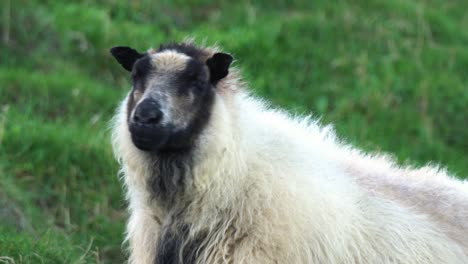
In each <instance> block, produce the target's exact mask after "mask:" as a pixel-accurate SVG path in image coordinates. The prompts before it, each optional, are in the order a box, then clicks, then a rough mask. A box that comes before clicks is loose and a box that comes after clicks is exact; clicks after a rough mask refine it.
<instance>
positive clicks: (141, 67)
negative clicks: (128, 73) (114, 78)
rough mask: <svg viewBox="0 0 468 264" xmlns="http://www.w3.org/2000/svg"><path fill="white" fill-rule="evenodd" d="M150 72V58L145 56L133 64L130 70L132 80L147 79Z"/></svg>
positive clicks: (151, 66) (151, 68) (151, 67)
mask: <svg viewBox="0 0 468 264" xmlns="http://www.w3.org/2000/svg"><path fill="white" fill-rule="evenodd" d="M152 70H153V65H152V64H151V58H150V56H149V55H146V56H144V57H142V58H141V59H139V60H138V61H136V62H135V64H134V66H133V69H132V78H133V79H134V80H140V79H147V78H148V77H149V75H150V73H151V71H152Z"/></svg>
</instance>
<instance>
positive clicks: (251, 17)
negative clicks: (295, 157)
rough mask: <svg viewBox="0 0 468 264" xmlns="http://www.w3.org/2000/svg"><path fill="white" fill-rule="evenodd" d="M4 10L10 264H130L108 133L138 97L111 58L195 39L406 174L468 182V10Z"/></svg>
mask: <svg viewBox="0 0 468 264" xmlns="http://www.w3.org/2000/svg"><path fill="white" fill-rule="evenodd" d="M73 2H74V3H68V2H66V1H62V2H59V1H39V0H33V1H26V0H19V1H12V0H6V1H3V2H2V3H1V4H0V7H1V8H0V11H1V12H2V18H1V22H0V37H1V40H0V41H1V44H0V84H1V87H0V263H1V262H2V261H3V262H6V263H9V262H11V263H12V261H13V260H14V261H15V263H121V262H122V261H123V259H124V258H125V252H124V250H123V247H122V245H121V243H122V238H123V230H124V223H125V219H126V213H125V202H124V199H123V191H122V188H121V184H120V182H119V180H118V175H117V171H118V166H117V164H116V162H115V161H114V159H113V156H112V153H111V147H110V144H109V131H108V124H109V120H110V118H111V117H112V114H113V112H114V111H115V110H114V109H115V108H116V106H117V104H118V103H119V100H120V99H121V98H123V96H124V95H125V92H126V91H127V89H128V88H129V86H130V83H129V80H128V79H129V78H128V74H127V73H126V72H125V71H124V70H122V69H121V68H120V67H119V65H117V63H115V62H114V60H113V59H112V58H111V57H110V55H109V52H108V49H109V48H110V47H112V46H115V45H129V46H132V47H135V48H138V49H140V50H144V49H147V48H149V47H155V46H158V45H159V44H160V43H164V42H167V41H171V40H182V39H183V38H184V37H186V36H192V37H195V38H196V40H197V41H198V42H203V41H206V43H208V44H214V43H218V44H219V45H220V46H221V47H223V48H224V49H225V50H226V51H228V52H231V53H232V54H233V55H234V56H235V58H236V62H235V66H236V67H238V68H240V69H241V71H242V73H243V75H244V77H245V79H246V81H247V82H248V83H249V84H250V87H251V89H252V90H253V91H254V93H255V94H257V95H259V96H262V97H265V98H268V99H269V100H271V101H272V102H273V103H274V104H275V105H278V106H280V107H284V108H288V109H290V110H291V111H293V112H299V113H314V115H315V116H317V117H321V119H322V121H323V122H324V123H333V124H335V126H336V129H337V132H338V134H339V135H340V136H341V137H343V138H344V139H346V140H347V141H349V142H351V143H353V144H355V145H357V146H359V147H361V148H364V149H366V150H369V151H384V152H390V153H393V154H394V155H395V157H396V158H397V159H398V160H399V162H401V163H409V164H414V165H421V164H424V163H427V162H437V163H440V164H442V165H443V166H446V167H447V168H448V169H449V171H451V172H453V173H455V174H457V175H459V176H460V177H465V176H468V153H467V149H468V128H467V124H468V88H467V84H468V75H466V69H468V49H467V48H466V47H467V46H468V31H466V28H467V27H468V19H467V17H466V12H465V11H466V10H467V9H468V3H467V2H465V1H461V0H458V1H449V2H447V1H437V0H415V1H403V0H393V1H376V0H375V1H353V2H352V3H348V2H345V1H336V2H334V3H333V4H332V3H331V2H330V1H306V0H295V1H281V0H276V1H266V0H265V1H255V3H253V2H252V1H240V2H239V1H238V2H236V3H235V4H234V2H232V1H220V2H219V3H218V4H213V3H211V2H210V1H206V0H193V1H187V2H184V1H158V4H155V3H154V1H149V0H140V1H131V4H126V3H125V2H124V1H111V0H105V1H95V0H87V1H73Z"/></svg>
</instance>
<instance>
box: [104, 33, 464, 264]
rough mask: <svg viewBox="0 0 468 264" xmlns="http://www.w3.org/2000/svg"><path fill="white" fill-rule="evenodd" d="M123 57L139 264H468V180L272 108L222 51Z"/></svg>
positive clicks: (120, 141) (120, 128)
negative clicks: (356, 144) (353, 142)
mask: <svg viewBox="0 0 468 264" xmlns="http://www.w3.org/2000/svg"><path fill="white" fill-rule="evenodd" d="M111 52H112V54H113V55H114V57H115V58H116V59H117V61H118V62H119V63H120V64H121V65H122V66H123V67H124V68H125V69H127V70H128V71H131V72H132V80H133V88H132V90H131V91H130V92H129V93H128V95H127V97H126V98H125V100H124V101H123V102H122V104H121V106H120V108H119V110H118V113H117V115H116V117H115V119H114V127H113V146H114V152H115V154H116V156H117V158H118V160H119V161H120V163H121V165H122V174H123V180H124V184H125V187H126V190H127V199H128V201H129V210H130V219H129V221H128V226H127V239H128V241H129V248H130V257H129V262H130V263H132V264H137V263H138V264H143V263H156V264H161V263H259V264H263V263H333V264H336V263H468V184H467V182H462V181H460V180H456V179H454V178H453V177H451V176H449V175H447V173H446V172H445V171H443V170H441V169H438V168H436V167H430V166H428V167H423V168H420V169H413V168H400V167H398V166H397V165H396V164H395V163H394V162H393V161H392V160H391V159H389V158H387V157H385V156H381V155H367V154H365V153H362V152H360V151H359V150H356V149H355V148H353V147H351V146H350V145H347V144H345V143H343V142H340V141H339V140H338V139H337V138H336V137H335V134H334V132H333V131H332V129H331V128H330V127H322V126H320V125H319V124H318V123H317V121H315V120H311V119H309V118H297V117H292V116H291V115H289V114H287V113H285V112H283V111H280V110H275V109H272V108H271V107H270V106H268V105H267V104H266V103H264V102H263V101H261V100H259V99H258V98H255V97H254V96H251V95H250V94H249V93H248V92H247V91H245V89H244V84H243V83H242V82H241V81H240V80H239V78H238V73H237V72H236V71H235V70H233V69H230V68H229V66H230V64H231V62H232V57H231V56H230V55H228V54H225V53H221V52H219V51H217V49H215V48H204V47H196V46H194V45H193V44H192V43H189V42H186V43H181V44H168V45H163V46H161V47H160V48H159V49H158V50H150V51H148V52H146V53H139V52H137V51H135V50H133V49H131V48H128V47H115V48H113V49H112V50H111Z"/></svg>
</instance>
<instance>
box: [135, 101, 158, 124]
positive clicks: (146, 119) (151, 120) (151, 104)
mask: <svg viewBox="0 0 468 264" xmlns="http://www.w3.org/2000/svg"><path fill="white" fill-rule="evenodd" d="M160 109H161V107H160V106H159V104H158V102H156V101H155V100H153V99H145V100H143V101H142V102H141V103H139V104H138V106H137V108H136V109H135V113H134V114H133V122H135V123H136V124H139V125H157V124H159V122H160V121H161V119H162V115H163V114H162V112H161V110H160Z"/></svg>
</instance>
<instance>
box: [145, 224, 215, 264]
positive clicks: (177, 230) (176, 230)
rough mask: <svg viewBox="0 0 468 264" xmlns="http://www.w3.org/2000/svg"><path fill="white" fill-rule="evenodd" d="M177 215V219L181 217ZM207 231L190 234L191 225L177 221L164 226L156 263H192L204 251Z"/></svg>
mask: <svg viewBox="0 0 468 264" xmlns="http://www.w3.org/2000/svg"><path fill="white" fill-rule="evenodd" d="M181 218H182V217H181V216H176V217H175V219H181ZM206 239H207V233H206V232H203V233H200V234H196V235H195V236H190V225H189V224H186V223H178V222H177V221H175V222H172V223H170V224H169V225H167V226H165V227H163V229H162V232H161V236H160V237H159V239H158V246H157V249H156V258H155V260H154V263H155V264H161V263H164V264H192V263H195V261H196V260H197V257H198V256H200V255H201V254H202V253H203V251H204V242H205V243H206V241H205V240H206Z"/></svg>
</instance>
